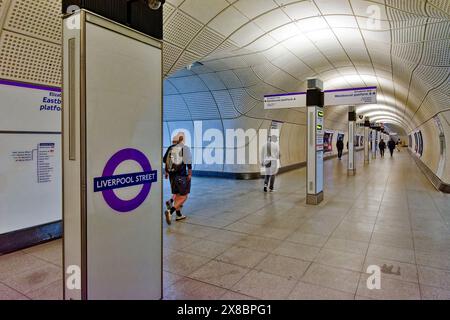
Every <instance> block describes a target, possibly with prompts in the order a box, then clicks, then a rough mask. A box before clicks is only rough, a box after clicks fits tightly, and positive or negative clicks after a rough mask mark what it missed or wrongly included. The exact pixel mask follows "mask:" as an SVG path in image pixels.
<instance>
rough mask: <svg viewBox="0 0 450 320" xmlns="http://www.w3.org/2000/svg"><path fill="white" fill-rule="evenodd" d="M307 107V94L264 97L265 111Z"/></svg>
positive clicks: (296, 93) (295, 93) (297, 93)
mask: <svg viewBox="0 0 450 320" xmlns="http://www.w3.org/2000/svg"><path fill="white" fill-rule="evenodd" d="M301 107H306V92H294V93H283V94H272V95H267V96H264V109H267V110H270V109H289V108H301Z"/></svg>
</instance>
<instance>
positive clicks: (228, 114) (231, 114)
mask: <svg viewBox="0 0 450 320" xmlns="http://www.w3.org/2000/svg"><path fill="white" fill-rule="evenodd" d="M211 93H212V95H213V96H214V99H215V100H216V102H217V106H218V108H219V112H220V115H221V117H222V119H232V118H236V117H238V116H239V115H240V114H239V112H237V111H236V109H235V108H234V103H233V99H232V98H231V95H230V93H229V92H228V90H220V91H212V92H211Z"/></svg>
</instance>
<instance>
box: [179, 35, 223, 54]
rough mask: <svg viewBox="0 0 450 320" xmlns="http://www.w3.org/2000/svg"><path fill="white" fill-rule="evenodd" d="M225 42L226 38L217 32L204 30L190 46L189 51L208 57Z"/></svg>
mask: <svg viewBox="0 0 450 320" xmlns="http://www.w3.org/2000/svg"><path fill="white" fill-rule="evenodd" d="M224 40H225V38H224V37H222V36H221V35H219V34H218V33H217V32H214V31H213V30H212V29H209V28H204V29H203V30H202V31H201V32H200V33H199V34H198V35H197V36H196V37H195V39H194V40H193V41H192V43H191V44H190V45H189V48H188V50H190V51H192V52H195V53H198V54H199V55H201V56H206V55H208V54H210V53H211V52H213V51H214V50H215V49H217V48H218V47H219V46H220V45H221V44H222V42H223V41H224Z"/></svg>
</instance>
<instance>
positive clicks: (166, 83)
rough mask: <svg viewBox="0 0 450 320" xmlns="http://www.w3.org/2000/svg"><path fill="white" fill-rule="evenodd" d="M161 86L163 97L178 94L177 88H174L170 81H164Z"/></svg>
mask: <svg viewBox="0 0 450 320" xmlns="http://www.w3.org/2000/svg"><path fill="white" fill-rule="evenodd" d="M163 85H164V90H163V92H164V95H165V96H168V95H171V94H177V93H178V91H177V88H175V86H174V85H173V84H172V83H171V82H170V80H168V79H166V80H164V83H163Z"/></svg>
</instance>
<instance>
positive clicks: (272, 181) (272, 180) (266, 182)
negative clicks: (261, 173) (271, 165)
mask: <svg viewBox="0 0 450 320" xmlns="http://www.w3.org/2000/svg"><path fill="white" fill-rule="evenodd" d="M269 182H270V186H269V188H270V190H273V187H274V185H275V175H271V176H269V175H267V176H266V177H265V179H264V187H267V186H268V185H269Z"/></svg>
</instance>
